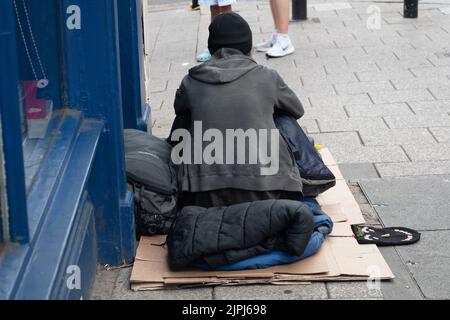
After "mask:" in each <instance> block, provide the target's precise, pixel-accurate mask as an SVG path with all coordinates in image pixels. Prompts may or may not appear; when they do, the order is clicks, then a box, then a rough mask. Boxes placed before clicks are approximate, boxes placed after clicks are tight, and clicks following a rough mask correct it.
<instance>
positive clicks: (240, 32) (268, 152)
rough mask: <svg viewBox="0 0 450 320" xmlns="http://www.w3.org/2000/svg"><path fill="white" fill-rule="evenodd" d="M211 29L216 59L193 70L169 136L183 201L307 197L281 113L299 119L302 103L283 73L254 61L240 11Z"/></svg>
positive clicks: (210, 43) (224, 202)
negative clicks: (279, 123)
mask: <svg viewBox="0 0 450 320" xmlns="http://www.w3.org/2000/svg"><path fill="white" fill-rule="evenodd" d="M209 32H210V34H209V40H208V47H209V50H210V52H211V54H212V55H213V57H212V59H211V61H209V62H206V63H203V64H201V65H198V66H196V67H194V68H192V69H191V70H189V74H188V75H187V76H186V77H185V78H184V79H183V81H182V83H181V85H180V87H179V89H178V90H177V94H176V99H175V103H174V108H175V113H176V115H177V117H176V119H175V122H174V125H173V128H172V133H171V137H170V138H169V140H170V141H171V143H172V144H173V145H174V146H175V147H174V152H173V156H172V158H173V160H174V162H176V163H177V164H180V166H179V174H178V177H179V184H180V191H181V192H182V195H183V196H182V200H181V205H182V206H186V205H196V206H201V207H206V208H208V207H218V206H229V205H233V204H238V203H244V202H251V201H257V200H266V199H293V200H299V199H300V197H301V195H302V180H301V177H300V174H299V170H298V168H297V167H296V164H295V159H294V156H293V154H292V152H290V150H289V147H288V145H287V143H286V142H285V141H284V140H283V138H282V137H281V136H280V134H279V132H278V130H277V129H276V126H275V123H274V112H275V110H281V111H284V112H286V113H288V114H290V115H291V116H292V117H294V118H295V119H299V118H300V117H302V116H303V114H304V109H303V106H302V104H301V102H300V101H299V99H298V97H297V96H296V95H295V93H294V92H293V91H292V90H291V89H290V88H289V87H288V86H287V85H286V83H285V82H284V81H283V79H282V78H281V77H280V75H279V74H278V73H277V72H276V71H274V70H272V69H269V68H267V67H265V66H261V65H259V64H258V63H257V62H255V61H254V60H253V59H252V57H251V50H252V46H253V43H252V38H253V37H252V32H251V29H250V27H249V25H248V23H247V22H246V21H245V20H244V19H243V18H242V17H241V16H240V15H238V14H236V13H223V14H221V15H219V16H217V17H216V18H215V19H214V20H213V22H212V23H211V25H210V27H209Z"/></svg>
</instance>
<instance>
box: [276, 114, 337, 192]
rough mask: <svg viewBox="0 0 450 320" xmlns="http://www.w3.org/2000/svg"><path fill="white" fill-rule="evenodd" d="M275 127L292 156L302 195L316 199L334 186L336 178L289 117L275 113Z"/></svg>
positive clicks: (293, 119)
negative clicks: (300, 183)
mask: <svg viewBox="0 0 450 320" xmlns="http://www.w3.org/2000/svg"><path fill="white" fill-rule="evenodd" d="M274 120H275V125H276V127H277V128H278V130H279V131H280V134H281V136H282V137H283V138H284V140H285V141H286V143H287V144H288V146H289V148H290V150H291V152H292V153H293V154H294V158H295V161H296V163H297V167H298V169H299V171H300V176H301V178H302V182H303V195H304V196H305V197H316V196H318V195H319V194H321V193H322V192H325V191H327V190H328V189H330V188H332V187H334V186H335V185H336V177H335V176H334V174H333V173H332V172H331V170H330V169H329V168H328V167H327V166H326V165H325V164H324V162H323V160H322V157H321V156H320V154H319V152H318V151H317V150H316V148H315V147H314V144H313V143H311V141H310V139H309V138H308V136H307V135H306V133H305V132H304V131H303V129H302V128H301V127H300V125H299V124H298V122H297V120H295V118H294V117H292V116H291V115H289V114H287V113H285V112H282V111H278V110H277V111H276V112H275V115H274Z"/></svg>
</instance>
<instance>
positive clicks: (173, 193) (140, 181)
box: [125, 129, 178, 238]
mask: <svg viewBox="0 0 450 320" xmlns="http://www.w3.org/2000/svg"><path fill="white" fill-rule="evenodd" d="M171 152H172V147H171V146H170V145H169V144H168V143H167V142H166V141H165V140H162V139H159V138H157V137H154V136H152V135H150V134H148V133H146V132H142V131H138V130H133V129H127V130H125V162H126V172H127V186H128V189H129V190H130V191H132V192H133V193H134V208H135V210H134V211H135V219H136V229H137V230H136V232H137V237H138V238H140V236H152V235H157V234H167V233H168V232H169V230H170V227H171V225H172V222H173V220H174V218H175V214H176V211H177V202H178V188H177V175H176V169H175V166H174V164H173V163H172V161H171Z"/></svg>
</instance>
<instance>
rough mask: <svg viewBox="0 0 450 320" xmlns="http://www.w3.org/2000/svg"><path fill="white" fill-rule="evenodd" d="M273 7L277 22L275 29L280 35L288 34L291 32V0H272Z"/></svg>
mask: <svg viewBox="0 0 450 320" xmlns="http://www.w3.org/2000/svg"><path fill="white" fill-rule="evenodd" d="M270 3H271V7H273V8H274V9H275V10H274V9H272V11H273V14H274V16H276V17H274V21H275V28H276V29H277V31H278V32H279V33H282V34H287V33H288V32H289V0H271V1H270Z"/></svg>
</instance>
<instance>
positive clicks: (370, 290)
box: [326, 281, 383, 300]
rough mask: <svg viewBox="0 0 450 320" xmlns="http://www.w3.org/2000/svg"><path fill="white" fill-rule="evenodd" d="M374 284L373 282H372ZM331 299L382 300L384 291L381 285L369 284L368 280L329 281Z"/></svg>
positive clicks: (328, 288)
mask: <svg viewBox="0 0 450 320" xmlns="http://www.w3.org/2000/svg"><path fill="white" fill-rule="evenodd" d="M371 284H372V283H371ZM326 286H327V290H328V294H329V296H330V299H339V300H355V299H364V300H380V299H382V298H383V293H382V292H381V288H380V287H378V288H377V287H375V286H371V285H368V282H367V281H360V282H328V283H327V284H326Z"/></svg>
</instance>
